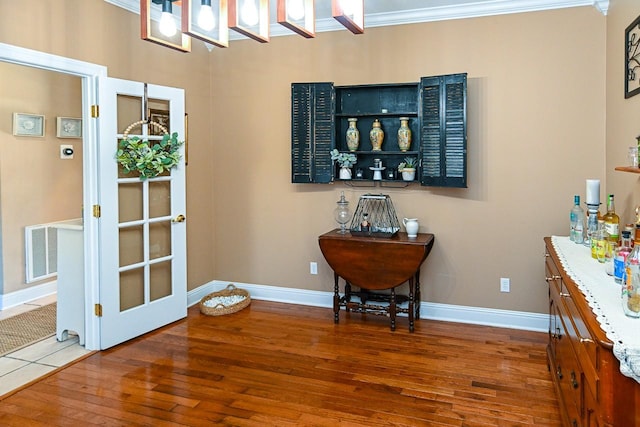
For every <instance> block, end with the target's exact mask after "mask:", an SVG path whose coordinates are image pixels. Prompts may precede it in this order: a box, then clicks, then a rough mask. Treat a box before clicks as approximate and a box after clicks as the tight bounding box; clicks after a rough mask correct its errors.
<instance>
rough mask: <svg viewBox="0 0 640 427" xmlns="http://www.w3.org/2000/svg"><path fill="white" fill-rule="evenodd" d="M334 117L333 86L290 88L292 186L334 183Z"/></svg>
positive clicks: (293, 85)
mask: <svg viewBox="0 0 640 427" xmlns="http://www.w3.org/2000/svg"><path fill="white" fill-rule="evenodd" d="M334 114H335V92H334V89H333V84H332V83H294V84H292V85H291V182H294V183H312V182H315V183H328V182H331V181H332V180H333V172H334V171H333V161H332V160H331V150H332V149H333V148H334V147H335V142H334V138H333V135H334Z"/></svg>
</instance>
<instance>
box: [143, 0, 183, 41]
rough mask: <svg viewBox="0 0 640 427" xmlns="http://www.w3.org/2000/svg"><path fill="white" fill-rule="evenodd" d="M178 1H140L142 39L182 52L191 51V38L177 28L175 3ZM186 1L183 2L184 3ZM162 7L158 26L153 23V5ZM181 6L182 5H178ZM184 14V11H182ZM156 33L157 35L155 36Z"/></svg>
mask: <svg viewBox="0 0 640 427" xmlns="http://www.w3.org/2000/svg"><path fill="white" fill-rule="evenodd" d="M175 1H176V0H140V37H141V38H142V39H143V40H146V41H150V42H152V43H156V44H159V45H162V46H166V47H170V48H172V49H176V50H179V51H181V52H190V51H191V38H190V37H189V36H188V35H186V34H185V33H184V32H181V31H178V30H177V28H176V21H175V20H176V18H177V17H176V16H174V14H173V2H175ZM184 2H185V0H183V3H184ZM152 3H153V4H156V5H160V6H161V10H162V14H161V15H160V22H159V25H158V26H155V25H152V22H151V4H152ZM177 4H180V3H177ZM182 12H184V11H182ZM154 31H155V32H156V34H154Z"/></svg>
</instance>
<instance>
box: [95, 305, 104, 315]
mask: <svg viewBox="0 0 640 427" xmlns="http://www.w3.org/2000/svg"><path fill="white" fill-rule="evenodd" d="M93 311H94V313H95V314H96V316H97V317H102V304H94V305H93Z"/></svg>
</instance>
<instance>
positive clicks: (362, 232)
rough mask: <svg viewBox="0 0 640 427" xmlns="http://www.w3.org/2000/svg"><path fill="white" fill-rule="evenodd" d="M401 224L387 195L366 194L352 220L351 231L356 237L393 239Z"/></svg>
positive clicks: (359, 202)
mask: <svg viewBox="0 0 640 427" xmlns="http://www.w3.org/2000/svg"><path fill="white" fill-rule="evenodd" d="M399 230H400V222H398V216H397V215H396V210H395V208H394V207H393V203H392V202H391V197H389V196H388V195H386V194H364V195H362V196H360V200H359V201H358V207H357V208H356V212H355V214H354V215H353V219H352V220H351V226H350V227H349V231H350V232H351V234H352V235H354V236H372V237H393V235H395V234H396V233H397V232H398V231H399Z"/></svg>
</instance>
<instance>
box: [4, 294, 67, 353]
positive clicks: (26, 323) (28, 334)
mask: <svg viewBox="0 0 640 427" xmlns="http://www.w3.org/2000/svg"><path fill="white" fill-rule="evenodd" d="M55 333H56V303H53V304H47V305H44V306H42V307H38V308H36V309H34V310H31V311H27V312H26V313H22V314H17V315H15V316H12V317H9V318H7V319H3V320H0V356H3V355H5V354H7V353H11V352H14V351H16V350H19V349H21V348H23V347H26V346H28V345H30V344H33V343H34V342H38V341H40V340H43V339H45V338H48V337H50V336H53V335H55Z"/></svg>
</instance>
